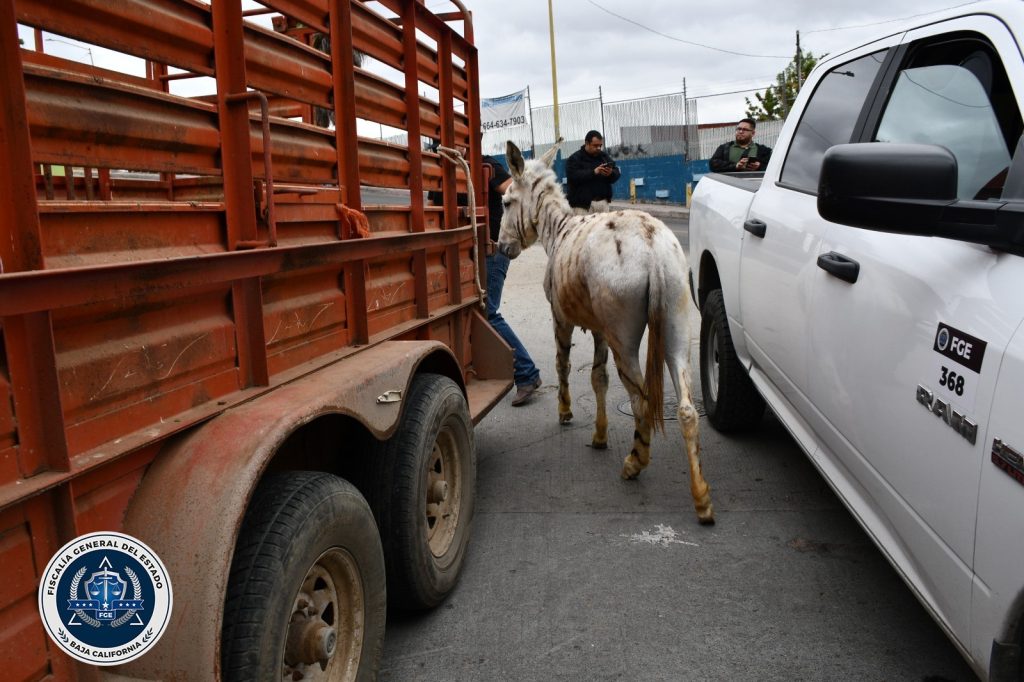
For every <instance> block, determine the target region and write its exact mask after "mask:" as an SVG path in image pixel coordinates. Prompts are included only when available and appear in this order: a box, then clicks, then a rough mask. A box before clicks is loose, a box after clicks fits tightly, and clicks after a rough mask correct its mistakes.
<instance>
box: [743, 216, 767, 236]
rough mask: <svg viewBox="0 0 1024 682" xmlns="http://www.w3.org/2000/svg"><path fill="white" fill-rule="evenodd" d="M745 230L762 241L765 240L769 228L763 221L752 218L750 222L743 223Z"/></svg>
mask: <svg viewBox="0 0 1024 682" xmlns="http://www.w3.org/2000/svg"><path fill="white" fill-rule="evenodd" d="M743 229H744V230H746V231H747V232H749V233H750V234H752V235H754V236H755V237H760V238H761V239H764V233H765V230H767V229H768V226H767V225H765V224H764V221H763V220H758V219H757V218H751V219H750V220H748V221H746V222H745V223H743Z"/></svg>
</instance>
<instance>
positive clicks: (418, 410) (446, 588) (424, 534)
mask: <svg viewBox="0 0 1024 682" xmlns="http://www.w3.org/2000/svg"><path fill="white" fill-rule="evenodd" d="M404 403H405V406H404V412H403V414H402V420H401V422H400V423H399V425H398V430H397V431H396V432H395V433H394V435H393V436H392V437H391V438H390V439H388V440H387V441H385V442H384V443H382V444H381V446H380V448H379V451H378V452H377V453H376V454H377V457H376V462H377V473H376V476H375V485H376V486H377V494H376V495H374V496H373V500H372V504H373V508H374V513H375V515H376V518H377V524H378V525H379V526H380V531H381V532H380V535H381V538H382V541H383V544H384V563H385V566H386V567H387V580H388V603H389V605H390V606H392V607H396V608H399V609H408V610H414V609H427V608H432V607H434V606H437V605H438V604H440V603H441V602H442V601H443V600H444V598H445V597H446V596H447V595H448V593H449V592H451V591H452V589H454V587H455V583H456V581H457V580H458V578H459V571H460V570H461V569H462V563H463V560H464V559H465V556H466V546H467V545H468V543H469V535H470V522H471V521H472V518H473V507H474V505H475V500H476V450H475V447H474V443H473V425H472V421H471V420H470V417H469V408H468V406H467V405H466V399H465V397H464V396H463V394H462V390H461V389H460V388H459V386H458V384H456V383H455V382H454V381H452V380H451V379H449V378H448V377H445V376H440V375H437V374H419V375H417V376H415V377H414V378H413V380H412V385H411V386H410V387H409V392H408V394H407V395H406V397H405V400H404Z"/></svg>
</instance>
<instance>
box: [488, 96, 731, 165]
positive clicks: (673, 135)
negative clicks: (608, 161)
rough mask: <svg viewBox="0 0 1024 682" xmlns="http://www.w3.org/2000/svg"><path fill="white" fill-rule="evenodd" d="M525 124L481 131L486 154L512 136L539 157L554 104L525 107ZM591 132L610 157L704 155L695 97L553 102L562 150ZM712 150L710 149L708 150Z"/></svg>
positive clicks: (551, 135)
mask: <svg viewBox="0 0 1024 682" xmlns="http://www.w3.org/2000/svg"><path fill="white" fill-rule="evenodd" d="M528 112H529V113H528V121H527V124H526V125H522V126H515V127H508V128H503V129H501V130H495V131H485V132H484V136H483V150H484V153H485V154H494V155H502V154H504V153H505V142H506V140H512V141H513V142H514V143H515V144H516V146H517V147H519V148H520V149H521V150H523V152H524V153H526V154H527V155H531V154H530V152H531V150H532V155H536V156H540V155H541V154H543V153H544V152H545V151H547V150H548V149H550V148H551V146H552V145H553V144H554V142H555V108H554V106H550V105H549V106H543V107H533V106H530V107H528ZM590 130H597V131H600V132H601V133H602V135H603V137H604V140H605V149H606V150H607V151H608V153H609V154H610V155H611V156H612V157H613V158H615V159H630V158H645V157H661V156H676V155H682V156H683V157H685V158H686V159H700V158H707V156H702V154H703V152H704V147H705V145H704V139H703V138H704V137H705V135H704V133H703V132H702V131H701V129H699V128H698V125H697V100H696V99H692V98H690V99H687V98H685V97H684V95H683V93H681V92H679V93H672V94H668V95H655V96H651V97H642V98H638V99H632V100H620V101H615V102H605V101H603V99H602V98H601V97H600V96H598V97H595V98H593V99H584V100H576V101H573V102H562V103H560V104H559V106H558V132H559V134H560V135H561V136H562V137H563V138H564V139H565V142H563V143H562V150H563V152H564V153H565V154H571V153H572V152H573V151H575V150H576V149H578V148H579V147H581V146H582V145H583V141H584V137H585V136H586V134H587V132H588V131H590ZM712 151H714V148H712Z"/></svg>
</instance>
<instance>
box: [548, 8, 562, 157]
mask: <svg viewBox="0 0 1024 682" xmlns="http://www.w3.org/2000/svg"><path fill="white" fill-rule="evenodd" d="M552 2H553V0H548V33H549V34H550V36H551V93H552V95H554V99H555V106H554V114H555V139H554V142H555V143H556V144H557V143H558V138H560V137H561V134H560V132H559V129H558V71H557V69H555V12H554V10H553V9H552V7H551V3H552Z"/></svg>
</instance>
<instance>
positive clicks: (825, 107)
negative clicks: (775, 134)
mask: <svg viewBox="0 0 1024 682" xmlns="http://www.w3.org/2000/svg"><path fill="white" fill-rule="evenodd" d="M885 53H886V50H882V51H880V52H874V53H872V54H869V55H867V56H866V57H861V58H860V59H857V60H854V61H852V62H847V63H846V64H842V65H841V66H837V67H836V68H834V69H832V70H831V71H829V72H828V73H827V74H826V75H825V77H824V78H822V79H821V82H819V83H818V87H817V88H816V89H815V90H814V94H813V95H811V100H810V102H808V104H807V106H806V107H805V108H804V112H803V115H802V116H801V117H800V123H799V124H798V125H797V127H796V132H795V133H794V134H793V141H792V142H791V143H790V145H789V153H787V154H786V165H785V166H783V167H782V182H784V183H785V184H787V185H790V186H792V187H796V188H799V189H804V190H807V191H809V192H814V193H817V191H818V175H819V174H820V173H821V158H822V157H823V156H824V155H825V152H826V151H828V149H829V147H832V146H833V145H837V144H845V143H847V142H850V139H851V137H852V136H853V128H854V126H855V125H856V124H857V117H858V116H859V115H860V111H861V109H862V108H863V106H864V100H865V98H866V97H867V95H868V90H870V89H871V83H872V82H873V81H874V80H875V75H876V74H877V73H878V69H879V67H880V66H881V65H882V61H883V60H884V59H885Z"/></svg>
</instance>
